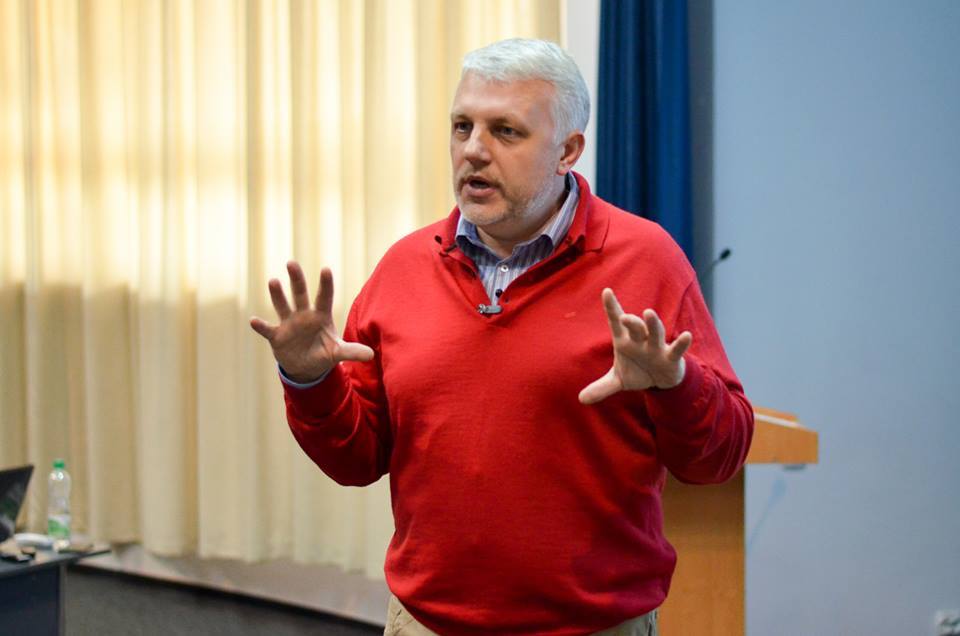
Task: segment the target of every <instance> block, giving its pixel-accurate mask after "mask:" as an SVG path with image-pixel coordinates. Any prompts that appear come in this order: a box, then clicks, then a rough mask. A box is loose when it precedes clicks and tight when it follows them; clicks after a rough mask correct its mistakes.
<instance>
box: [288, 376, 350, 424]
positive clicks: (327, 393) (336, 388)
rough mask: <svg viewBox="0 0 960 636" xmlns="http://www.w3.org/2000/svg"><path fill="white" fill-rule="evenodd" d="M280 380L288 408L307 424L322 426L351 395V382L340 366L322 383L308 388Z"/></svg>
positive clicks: (323, 379)
mask: <svg viewBox="0 0 960 636" xmlns="http://www.w3.org/2000/svg"><path fill="white" fill-rule="evenodd" d="M280 379H281V382H282V383H283V393H284V397H285V398H286V402H287V406H288V407H289V408H291V409H293V410H294V411H296V414H297V419H299V420H300V421H301V422H304V423H306V424H320V423H321V420H323V419H324V418H326V417H329V416H330V415H332V414H333V413H335V412H336V411H337V410H339V408H340V406H341V405H342V404H343V403H344V401H345V400H346V399H347V396H348V395H349V393H350V381H349V380H348V378H347V375H346V373H345V372H344V371H343V369H342V368H341V366H340V365H339V364H338V365H336V366H335V367H333V368H332V369H330V371H328V372H327V374H326V375H325V376H324V377H323V378H322V379H321V381H319V382H317V383H316V384H312V385H309V386H306V387H297V386H295V385H293V384H290V383H289V382H286V381H284V378H283V376H282V375H281V378H280Z"/></svg>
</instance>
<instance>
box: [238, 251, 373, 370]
mask: <svg viewBox="0 0 960 636" xmlns="http://www.w3.org/2000/svg"><path fill="white" fill-rule="evenodd" d="M287 273H288V274H290V291H291V292H292V293H293V307H294V308H293V309H292V310H291V309H290V305H289V304H288V303H287V297H286V296H285V295H284V293H283V287H282V286H281V284H280V281H279V280H277V279H276V278H273V279H271V280H270V282H269V283H268V284H267V286H268V288H269V289H270V300H271V301H272V302H273V308H274V309H275V310H276V311H277V316H278V317H279V318H280V324H278V325H268V324H267V323H266V322H264V321H263V320H261V319H259V318H256V317H254V318H251V319H250V326H251V327H253V330H254V331H256V332H257V333H258V334H260V335H261V336H263V337H264V338H266V339H267V341H268V342H269V343H270V347H271V348H272V349H273V357H274V358H276V359H277V362H278V363H279V364H280V366H281V367H282V368H283V371H284V373H285V374H286V375H287V377H288V378H290V379H291V380H293V381H294V382H303V383H307V382H312V381H314V380H317V379H318V378H320V377H321V376H323V374H325V373H326V372H328V371H329V370H330V369H332V368H333V367H334V366H336V365H337V363H339V362H341V361H343V360H356V361H360V362H366V361H368V360H373V349H371V348H370V347H368V346H366V345H362V344H359V343H356V342H344V341H343V340H342V339H341V338H340V337H339V336H338V335H337V330H336V327H334V325H333V273H332V272H331V271H330V269H329V268H327V267H325V268H323V271H321V272H320V288H319V289H318V290H317V298H316V300H315V301H314V306H313V307H311V306H310V297H309V295H308V294H307V281H306V279H305V278H304V277H303V270H302V269H300V265H299V264H298V263H297V262H296V261H290V262H289V263H287Z"/></svg>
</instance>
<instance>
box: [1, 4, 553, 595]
mask: <svg viewBox="0 0 960 636" xmlns="http://www.w3.org/2000/svg"><path fill="white" fill-rule="evenodd" d="M472 20H476V22H471V21H472ZM559 24H560V21H559V9H558V2H557V1H556V0H536V1H533V2H529V1H523V0H504V1H501V2H498V3H497V4H496V5H494V6H489V7H486V9H485V10H484V11H480V12H478V9H477V7H476V6H475V5H474V3H471V2H467V1H466V0H457V1H454V2H446V1H444V0H423V1H413V0H391V1H387V0H366V1H364V2H355V1H353V0H316V1H314V0H265V1H260V0H205V1H204V2H192V1H189V0H165V1H163V2H151V1H147V0H143V1H139V2H138V1H126V2H124V1H122V0H80V1H79V2H78V1H77V0H11V1H10V2H0V86H2V88H3V91H2V93H0V205H2V207H0V312H2V317H3V319H2V320H0V373H2V381H0V465H15V464H20V463H26V462H31V463H34V464H36V465H37V467H38V471H37V477H36V479H35V480H34V482H33V486H32V488H31V489H30V494H29V500H28V504H27V506H26V522H27V524H28V526H29V527H30V528H31V529H34V530H40V529H42V528H43V527H44V525H45V492H44V491H45V484H44V479H43V476H44V473H45V472H46V469H47V467H48V466H49V465H50V463H51V461H52V460H53V458H54V457H65V458H66V459H67V462H68V468H69V470H70V471H71V473H72V474H73V475H74V484H75V490H74V495H73V512H74V523H75V527H76V529H77V530H78V531H80V532H86V533H89V534H91V535H92V536H94V537H95V538H97V539H100V540H110V541H119V542H126V541H139V542H141V543H142V544H143V545H144V546H145V547H146V548H147V549H148V550H150V551H152V552H154V553H156V554H160V555H183V554H197V555H200V556H203V557H219V558H237V559H243V560H259V559H268V558H274V557H290V558H293V559H295V560H298V561H304V562H322V563H335V564H339V565H340V566H342V567H345V568H349V569H354V570H361V571H365V572H366V573H367V574H368V575H370V576H372V577H380V576H382V574H381V572H382V562H383V554H384V549H385V546H386V543H387V541H388V539H389V537H390V534H391V533H392V520H391V516H390V506H389V492H388V489H387V487H386V483H385V480H383V481H381V482H380V483H378V484H376V485H374V486H373V487H371V488H368V489H364V490H357V489H347V488H342V487H340V486H338V485H336V484H334V483H333V482H332V481H330V480H329V479H327V478H326V477H325V476H323V475H322V474H321V473H320V471H319V470H318V469H317V468H316V467H315V466H314V465H312V464H311V463H310V462H309V460H307V459H306V458H305V456H304V455H303V454H302V453H301V452H300V450H299V448H298V447H297V446H296V444H295V442H294V441H293V439H292V436H291V435H290V434H289V432H288V430H287V427H286V422H285V419H284V407H283V403H282V396H281V391H280V386H279V384H278V379H277V375H276V367H275V364H274V362H273V360H272V357H271V356H270V352H269V348H268V347H267V345H266V344H265V343H264V342H262V341H261V340H260V339H259V338H258V337H257V336H256V335H255V334H253V332H252V331H250V329H249V327H248V319H249V316H250V315H253V314H255V315H259V316H262V317H270V316H272V315H273V310H272V307H271V305H270V301H269V295H268V294H267V292H266V281H267V279H268V278H270V277H280V278H284V277H285V275H284V263H285V261H286V260H287V259H289V258H295V259H297V260H299V261H300V262H301V263H302V264H303V266H304V269H305V271H306V272H307V275H308V277H309V278H310V280H311V287H315V281H316V279H317V277H318V275H319V271H320V268H321V267H322V266H323V265H329V266H330V267H332V268H333V270H334V273H335V282H336V285H337V295H336V306H335V312H336V314H337V317H338V320H339V323H338V324H341V325H342V323H343V318H344V316H345V314H346V310H347V308H348V307H349V304H350V302H351V300H352V298H353V297H354V296H355V295H356V293H357V292H358V291H359V289H360V286H361V285H362V283H363V281H364V280H366V277H367V276H368V274H369V273H370V271H371V270H372V268H373V266H374V265H375V263H376V261H377V260H378V259H379V257H380V255H381V254H382V253H383V252H384V251H385V250H386V249H387V247H388V246H389V245H390V244H391V243H392V242H393V241H395V240H396V239H397V238H399V237H400V236H401V235H402V234H405V233H407V232H409V231H412V230H413V229H414V228H415V227H417V226H419V225H422V224H423V223H426V222H429V221H433V220H435V219H437V218H440V217H442V216H444V215H445V214H447V212H448V211H449V209H450V206H451V205H452V195H451V193H450V176H449V165H448V164H449V159H448V150H447V134H448V133H447V130H448V125H449V124H448V122H447V112H448V108H449V103H450V99H451V97H452V94H453V89H454V87H455V85H456V81H457V79H458V78H457V74H458V69H459V61H460V58H461V57H462V55H463V54H464V53H465V52H466V51H467V50H469V49H470V48H473V47H475V46H478V45H481V44H484V43H486V42H489V41H491V40H494V39H499V38H501V37H510V36H532V37H545V38H549V39H554V40H556V39H558V36H559V32H558V31H559Z"/></svg>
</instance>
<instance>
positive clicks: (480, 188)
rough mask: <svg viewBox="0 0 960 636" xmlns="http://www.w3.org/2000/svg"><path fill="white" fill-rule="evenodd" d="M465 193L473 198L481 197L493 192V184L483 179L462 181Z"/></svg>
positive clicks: (472, 178) (475, 178)
mask: <svg viewBox="0 0 960 636" xmlns="http://www.w3.org/2000/svg"><path fill="white" fill-rule="evenodd" d="M464 189H465V190H466V193H467V194H468V195H470V196H473V197H482V196H486V195H489V194H491V193H492V192H493V189H494V184H493V182H492V181H487V180H486V179H484V178H483V177H470V178H468V179H466V180H464Z"/></svg>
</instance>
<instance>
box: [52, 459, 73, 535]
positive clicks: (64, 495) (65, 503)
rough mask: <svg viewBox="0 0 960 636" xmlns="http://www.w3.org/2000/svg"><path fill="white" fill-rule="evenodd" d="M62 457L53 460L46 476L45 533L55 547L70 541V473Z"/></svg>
mask: <svg viewBox="0 0 960 636" xmlns="http://www.w3.org/2000/svg"><path fill="white" fill-rule="evenodd" d="M64 466H65V464H64V462H63V460H62V459H56V460H54V461H53V470H52V471H50V477H49V478H47V534H48V535H50V537H51V538H52V539H53V541H54V547H55V548H57V549H60V548H63V547H66V546H67V544H68V543H70V473H68V472H67V471H66V468H65V467H64Z"/></svg>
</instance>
